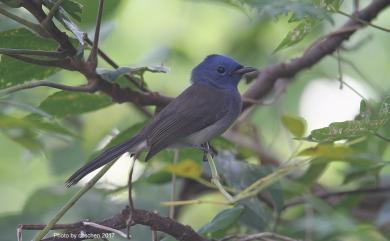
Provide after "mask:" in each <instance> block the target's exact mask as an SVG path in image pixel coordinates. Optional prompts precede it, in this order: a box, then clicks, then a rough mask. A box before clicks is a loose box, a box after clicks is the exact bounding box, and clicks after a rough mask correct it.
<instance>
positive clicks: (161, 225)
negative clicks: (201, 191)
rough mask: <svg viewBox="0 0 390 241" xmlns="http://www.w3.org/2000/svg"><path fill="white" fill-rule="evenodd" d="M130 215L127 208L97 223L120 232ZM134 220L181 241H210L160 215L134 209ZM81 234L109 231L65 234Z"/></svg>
mask: <svg viewBox="0 0 390 241" xmlns="http://www.w3.org/2000/svg"><path fill="white" fill-rule="evenodd" d="M129 215H130V209H129V208H128V207H127V208H125V209H123V210H122V212H121V213H119V214H116V215H114V216H112V217H111V218H108V219H106V220H103V221H101V222H97V223H98V224H100V225H103V226H106V227H111V228H114V229H117V230H120V229H124V228H126V222H127V220H128V217H129ZM132 220H133V223H134V225H135V224H141V225H145V226H149V227H150V228H151V229H153V230H156V231H161V232H164V233H166V234H169V235H171V236H173V237H175V238H176V239H177V240H180V241H181V240H182V241H208V239H207V238H204V237H202V236H200V235H199V234H198V233H197V232H195V231H194V230H193V229H192V228H191V227H189V226H185V225H183V224H180V223H178V222H176V221H174V220H172V219H170V218H168V217H162V216H159V215H158V214H156V213H153V212H150V211H146V210H141V209H134V210H133V213H132ZM81 232H85V233H87V234H102V233H107V230H101V229H98V228H94V227H90V226H87V227H85V226H83V225H80V226H79V227H77V228H73V229H70V230H67V231H66V232H65V233H68V234H70V233H73V234H76V235H77V234H80V233H81ZM84 239H85V238H80V237H78V238H75V239H71V240H72V241H78V240H84ZM66 240H70V239H66V238H61V237H58V236H57V237H50V238H46V239H43V240H42V241H66Z"/></svg>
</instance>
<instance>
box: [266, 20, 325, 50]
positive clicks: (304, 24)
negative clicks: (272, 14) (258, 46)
mask: <svg viewBox="0 0 390 241" xmlns="http://www.w3.org/2000/svg"><path fill="white" fill-rule="evenodd" d="M319 22H320V20H318V19H311V18H308V19H304V20H302V21H300V22H299V24H298V25H297V26H296V27H295V28H294V29H293V30H291V31H289V32H288V33H287V35H286V36H285V37H284V39H283V40H282V42H281V43H280V44H279V45H278V46H277V47H276V48H275V50H274V51H273V53H276V52H278V51H279V50H282V49H284V48H288V47H290V46H292V45H295V44H297V43H299V42H300V41H301V40H302V39H303V38H304V37H306V35H308V34H309V33H310V32H311V31H312V30H313V28H314V27H315V26H316V25H317V24H318V23H319Z"/></svg>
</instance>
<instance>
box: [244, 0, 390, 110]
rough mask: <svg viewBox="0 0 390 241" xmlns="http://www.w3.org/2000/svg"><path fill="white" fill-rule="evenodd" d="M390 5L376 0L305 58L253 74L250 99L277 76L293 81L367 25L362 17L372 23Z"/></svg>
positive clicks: (268, 87)
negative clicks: (300, 73) (253, 80)
mask: <svg viewBox="0 0 390 241" xmlns="http://www.w3.org/2000/svg"><path fill="white" fill-rule="evenodd" d="M389 5H390V1H389V0H374V1H372V2H371V3H370V4H369V5H368V6H367V7H366V8H364V9H362V10H360V11H358V12H356V13H355V15H354V16H355V17H356V18H358V19H360V21H358V20H356V19H350V20H349V21H347V22H346V23H345V24H344V25H343V26H342V27H341V28H340V29H338V30H336V31H335V32H337V34H329V35H327V36H326V37H325V38H324V39H323V38H320V39H319V41H317V42H315V43H314V44H313V45H311V47H310V48H309V49H307V50H306V51H305V53H304V54H303V55H302V56H301V57H298V58H295V59H292V60H291V61H288V62H284V63H280V64H275V65H271V66H268V67H266V68H264V69H262V70H261V72H260V73H259V74H256V73H254V74H251V75H249V76H248V77H249V79H255V80H256V81H255V82H254V83H253V84H252V86H251V87H250V88H249V89H248V90H247V91H246V92H245V93H244V95H243V96H244V97H246V98H249V99H255V100H260V99H262V98H264V97H265V96H266V95H267V94H268V93H269V92H271V90H272V89H273V86H274V84H275V82H276V80H277V79H280V78H289V79H291V80H293V77H294V76H295V75H297V74H298V73H299V72H301V71H303V70H305V69H308V68H310V67H312V66H313V65H315V64H317V63H318V62H319V61H320V60H322V59H323V58H324V57H325V56H327V55H329V54H331V53H333V52H334V51H335V50H336V49H337V48H339V47H340V45H341V44H342V43H343V42H344V41H346V40H348V39H349V37H350V36H351V35H352V34H354V33H355V32H356V31H357V30H358V29H360V28H363V27H365V26H366V24H363V23H362V22H361V20H364V21H366V22H370V21H371V20H373V19H374V18H375V17H376V16H377V15H378V14H379V13H380V12H381V11H382V10H383V9H385V8H386V7H388V6H389ZM343 29H348V31H345V32H343V31H341V30H343ZM251 105H252V104H250V103H244V108H243V109H244V110H245V109H246V108H248V107H250V106H251Z"/></svg>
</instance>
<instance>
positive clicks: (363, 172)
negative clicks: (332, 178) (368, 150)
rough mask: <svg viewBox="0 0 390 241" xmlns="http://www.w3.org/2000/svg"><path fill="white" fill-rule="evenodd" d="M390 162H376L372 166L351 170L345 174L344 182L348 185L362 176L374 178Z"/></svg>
mask: <svg viewBox="0 0 390 241" xmlns="http://www.w3.org/2000/svg"><path fill="white" fill-rule="evenodd" d="M389 164H390V163H376V164H374V165H372V166H370V167H364V168H363V169H359V170H354V171H350V172H348V173H347V174H346V175H345V176H344V180H343V184H345V185H346V184H349V183H351V182H352V181H355V180H357V179H361V178H367V177H371V178H374V177H376V176H378V174H379V172H380V171H381V170H382V169H383V168H384V167H386V166H387V165H389Z"/></svg>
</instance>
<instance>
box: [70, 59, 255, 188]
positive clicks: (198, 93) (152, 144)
mask: <svg viewBox="0 0 390 241" xmlns="http://www.w3.org/2000/svg"><path fill="white" fill-rule="evenodd" d="M253 71H256V69H255V68H253V67H244V66H243V65H241V64H240V63H238V62H237V61H236V60H234V59H233V58H231V57H228V56H224V55H219V54H212V55H208V56H207V57H206V58H205V59H204V60H203V61H202V62H201V63H200V64H198V65H197V66H196V67H195V68H193V70H192V73H191V78H190V81H191V85H190V86H189V87H188V88H186V89H185V90H184V91H183V92H182V93H181V94H180V95H178V96H177V97H176V98H175V99H173V100H172V101H171V102H170V103H169V104H168V105H166V106H165V107H164V108H163V109H162V110H161V111H160V112H158V113H157V114H156V115H155V116H154V117H153V118H152V119H151V121H150V122H149V123H148V124H146V125H145V126H144V127H143V128H142V129H141V130H140V131H139V132H138V133H137V134H135V135H134V136H133V137H132V138H131V139H129V140H127V141H125V142H123V143H121V144H119V145H117V146H114V147H112V148H109V149H107V150H105V151H103V152H102V153H101V154H100V155H98V156H97V157H96V158H95V159H94V160H92V161H90V162H89V163H87V164H85V165H84V166H83V167H81V168H80V169H78V170H77V171H76V172H75V173H74V174H73V175H72V176H70V177H69V179H68V180H67V181H66V186H67V187H70V186H72V185H74V184H76V183H78V182H79V181H80V180H81V179H82V178H83V177H85V176H86V175H87V174H88V173H90V172H92V171H94V170H96V169H98V168H99V167H102V166H104V165H105V164H107V163H110V162H111V161H114V160H115V159H117V158H119V157H120V156H121V155H122V154H124V153H126V152H129V153H131V154H133V155H138V154H139V153H141V152H142V151H147V155H146V157H145V161H147V160H149V159H150V158H152V157H153V156H154V155H156V154H157V153H158V152H160V151H162V150H163V149H166V148H182V147H193V148H197V149H200V150H202V151H204V153H206V152H210V148H208V146H209V145H208V143H209V141H210V140H211V139H213V138H215V137H218V136H219V135H221V134H222V133H223V132H225V131H226V130H227V129H228V128H229V127H230V126H231V125H232V124H233V122H234V121H235V120H236V119H237V117H238V116H239V114H240V113H241V109H242V100H241V95H240V93H239V91H238V83H239V81H240V80H241V78H242V77H243V75H244V74H246V73H249V72H253Z"/></svg>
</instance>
